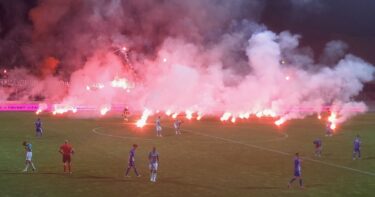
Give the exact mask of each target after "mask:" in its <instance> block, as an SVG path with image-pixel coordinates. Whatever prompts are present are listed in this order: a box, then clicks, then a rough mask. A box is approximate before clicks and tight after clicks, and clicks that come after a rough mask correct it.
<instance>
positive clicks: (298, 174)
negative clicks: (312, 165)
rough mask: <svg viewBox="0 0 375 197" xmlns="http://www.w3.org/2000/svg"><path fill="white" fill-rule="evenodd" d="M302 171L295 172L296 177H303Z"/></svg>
mask: <svg viewBox="0 0 375 197" xmlns="http://www.w3.org/2000/svg"><path fill="white" fill-rule="evenodd" d="M301 174H302V173H301V171H300V170H295V171H294V176H297V177H300V176H301Z"/></svg>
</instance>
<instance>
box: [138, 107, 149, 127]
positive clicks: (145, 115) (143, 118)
mask: <svg viewBox="0 0 375 197" xmlns="http://www.w3.org/2000/svg"><path fill="white" fill-rule="evenodd" d="M150 115H151V111H150V110H148V109H145V110H144V111H143V113H142V116H141V119H139V120H138V121H137V122H136V125H137V127H139V128H142V127H144V126H145V125H146V123H147V119H148V117H149V116H150Z"/></svg>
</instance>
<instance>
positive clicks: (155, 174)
mask: <svg viewBox="0 0 375 197" xmlns="http://www.w3.org/2000/svg"><path fill="white" fill-rule="evenodd" d="M156 176H157V173H156V172H155V173H154V182H156Z"/></svg>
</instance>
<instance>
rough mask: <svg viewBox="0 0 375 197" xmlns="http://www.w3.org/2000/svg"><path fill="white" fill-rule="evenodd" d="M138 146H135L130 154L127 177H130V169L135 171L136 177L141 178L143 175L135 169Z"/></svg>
mask: <svg viewBox="0 0 375 197" xmlns="http://www.w3.org/2000/svg"><path fill="white" fill-rule="evenodd" d="M137 147H138V145H137V144H133V148H132V149H131V150H130V152H129V160H128V168H127V169H126V173H125V177H130V176H129V175H128V174H129V172H130V169H132V168H133V169H134V172H135V175H136V176H137V177H140V176H141V175H139V174H138V171H137V168H136V167H135V150H136V149H137Z"/></svg>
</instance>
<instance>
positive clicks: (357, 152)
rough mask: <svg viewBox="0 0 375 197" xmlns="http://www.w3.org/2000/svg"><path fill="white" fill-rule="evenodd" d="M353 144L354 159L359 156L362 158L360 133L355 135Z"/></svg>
mask: <svg viewBox="0 0 375 197" xmlns="http://www.w3.org/2000/svg"><path fill="white" fill-rule="evenodd" d="M353 146H354V147H353V160H355V159H356V157H357V156H358V159H361V139H360V138H359V135H357V136H356V137H355V139H354V142H353Z"/></svg>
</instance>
